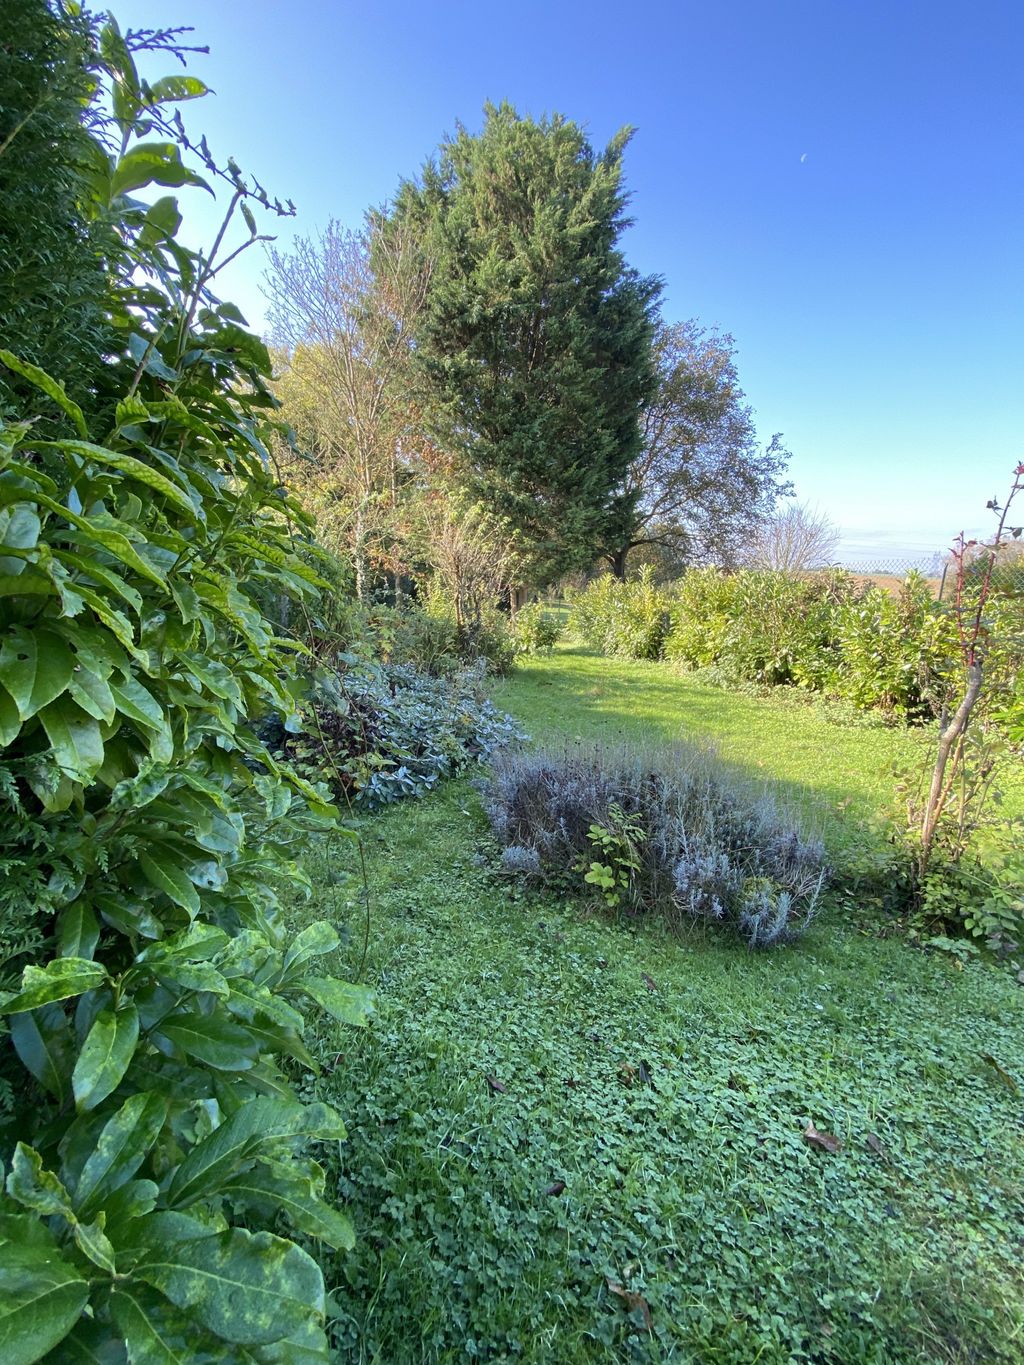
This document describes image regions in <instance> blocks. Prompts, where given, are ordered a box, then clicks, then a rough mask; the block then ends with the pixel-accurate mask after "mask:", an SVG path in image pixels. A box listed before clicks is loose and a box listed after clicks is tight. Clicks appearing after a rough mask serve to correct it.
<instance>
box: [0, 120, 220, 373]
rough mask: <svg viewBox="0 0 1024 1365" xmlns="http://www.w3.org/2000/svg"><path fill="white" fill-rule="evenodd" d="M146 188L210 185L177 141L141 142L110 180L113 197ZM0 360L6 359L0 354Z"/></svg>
mask: <svg viewBox="0 0 1024 1365" xmlns="http://www.w3.org/2000/svg"><path fill="white" fill-rule="evenodd" d="M145 185H168V186H171V187H177V186H179V185H200V186H202V188H203V189H207V190H208V189H209V188H210V187H209V185H208V184H207V183H206V181H205V180H204V179H203V178H202V176H199V175H196V173H195V171H191V170H189V168H188V167H187V166H186V165H185V164H184V162H183V161H182V159H181V153H180V152H179V150H178V147H177V145H176V144H175V143H173V142H140V143H137V144H136V146H134V147H133V148H132V149H131V150H130V151H128V152H126V153H125V155H124V156H123V157H122V158H121V159H120V161H119V162H118V163H117V165H116V166H115V167H114V174H113V176H112V177H111V181H110V196H111V198H112V199H113V198H114V197H115V196H116V195H119V194H130V193H131V191H132V190H140V189H142V188H143V186H145ZM0 359H3V355H2V353H0Z"/></svg>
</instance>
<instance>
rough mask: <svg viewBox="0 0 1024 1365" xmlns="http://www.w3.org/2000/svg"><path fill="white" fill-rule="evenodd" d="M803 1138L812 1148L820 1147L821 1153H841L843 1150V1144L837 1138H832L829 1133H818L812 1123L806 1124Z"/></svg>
mask: <svg viewBox="0 0 1024 1365" xmlns="http://www.w3.org/2000/svg"><path fill="white" fill-rule="evenodd" d="M804 1137H805V1138H806V1140H807V1141H808V1142H809V1143H811V1144H812V1145H813V1146H815V1147H820V1148H822V1150H823V1151H826V1152H841V1151H842V1150H843V1144H842V1143H841V1142H840V1141H839V1139H838V1138H837V1137H833V1135H832V1134H831V1133H822V1132H820V1131H819V1130H818V1129H817V1128H815V1126H814V1124H813V1123H808V1125H807V1127H806V1128H805V1129H804Z"/></svg>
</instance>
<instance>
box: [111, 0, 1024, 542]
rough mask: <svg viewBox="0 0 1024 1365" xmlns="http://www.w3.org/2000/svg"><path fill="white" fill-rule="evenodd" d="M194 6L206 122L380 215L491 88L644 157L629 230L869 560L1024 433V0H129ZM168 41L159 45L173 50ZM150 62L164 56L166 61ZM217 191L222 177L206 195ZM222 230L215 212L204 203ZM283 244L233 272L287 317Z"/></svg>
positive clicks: (238, 151)
mask: <svg viewBox="0 0 1024 1365" xmlns="http://www.w3.org/2000/svg"><path fill="white" fill-rule="evenodd" d="M116 13H117V15H118V17H119V19H120V21H121V23H122V25H123V26H131V27H151V26H153V25H156V24H160V23H167V22H171V21H173V22H174V23H176V24H177V23H181V24H191V25H193V26H194V27H195V30H196V33H195V35H194V41H196V42H200V43H203V44H209V46H210V49H211V51H210V55H209V56H208V57H196V58H195V59H194V61H193V63H192V65H191V70H192V71H193V72H194V73H195V74H196V75H199V76H201V77H202V78H203V79H204V80H205V81H206V82H207V83H208V84H209V85H211V86H212V87H213V88H214V89H215V91H216V92H217V93H216V97H215V98H210V99H207V100H203V101H202V102H200V103H198V104H193V105H192V106H190V107H189V106H186V107H185V109H184V111H183V112H185V113H186V114H187V115H188V121H189V125H190V127H192V128H194V129H195V130H197V131H200V132H205V133H206V134H207V136H208V138H209V141H210V144H211V147H212V148H213V149H214V151H215V152H216V153H217V154H218V155H220V156H226V155H227V154H231V155H234V156H235V158H236V159H237V160H238V161H239V162H240V163H241V165H242V166H243V167H244V168H245V169H248V170H252V171H254V172H255V173H256V174H257V175H259V177H260V178H261V180H262V181H263V182H264V184H266V185H267V187H268V188H269V189H270V190H271V192H272V193H276V194H279V195H281V196H282V197H285V198H287V197H290V198H292V199H293V200H294V201H295V203H296V206H297V208H298V217H297V219H296V220H295V223H294V224H292V223H286V224H285V225H284V228H283V230H282V229H279V232H280V236H281V238H282V239H284V240H285V241H286V240H287V238H288V236H289V235H290V234H291V232H293V231H299V232H310V231H313V230H315V229H317V228H318V227H321V226H323V225H324V224H325V223H326V221H327V219H328V218H330V217H332V216H333V217H336V218H338V219H340V220H341V221H343V222H345V223H348V224H350V225H353V226H355V225H356V224H357V223H358V222H359V220H360V218H361V215H362V213H363V210H364V209H365V208H366V207H367V206H368V205H370V204H378V203H381V202H383V201H385V200H386V199H388V198H389V197H390V196H391V195H392V194H393V192H394V189H395V187H396V185H397V183H398V180H399V178H400V177H402V176H408V175H413V174H415V173H416V172H417V171H418V169H419V168H420V166H421V165H422V163H423V161H424V159H425V158H426V157H427V155H428V154H429V153H430V152H431V151H432V150H433V149H434V148H435V147H436V145H437V143H438V142H439V140H440V139H441V138H442V136H443V135H444V134H445V133H446V132H449V131H451V130H452V129H453V128H454V125H455V122H456V120H461V121H462V122H463V123H464V124H466V125H467V126H468V127H469V128H470V129H473V128H476V127H478V126H479V124H480V122H481V110H482V106H483V104H484V102H485V101H486V100H488V99H490V100H493V101H495V102H497V101H499V100H501V99H509V100H510V101H511V102H512V103H513V104H515V105H516V107H517V108H518V109H519V111H520V112H521V113H530V114H533V115H540V114H542V113H545V112H551V111H558V112H560V113H563V114H566V115H568V116H570V117H571V118H574V119H576V120H577V121H579V122H580V123H582V124H584V125H585V126H586V128H587V130H588V132H589V135H590V138H591V141H592V142H594V143H595V144H596V145H603V144H604V143H605V142H606V141H607V139H608V138H609V137H610V136H611V134H612V133H613V132H615V130H616V129H618V128H619V127H621V126H622V125H623V124H630V125H633V126H635V127H636V129H637V132H636V136H635V138H634V140H633V143H632V144H631V146H630V148H629V151H628V153H627V157H626V175H627V182H628V186H629V188H630V190H631V192H632V204H631V211H632V214H633V217H634V219H635V225H634V226H633V227H632V228H630V230H629V231H628V233H627V234H626V236H625V238H624V242H623V245H624V249H625V251H626V253H627V255H628V256H629V259H630V260H631V262H632V263H633V264H634V265H636V266H637V267H638V268H639V269H640V270H641V271H644V272H651V273H657V274H660V275H661V276H662V277H663V278H664V280H665V295H664V312H665V315H666V317H667V318H668V319H669V320H676V319H683V318H689V317H696V318H699V319H700V320H701V321H702V322H704V323H706V324H716V325H718V326H719V327H720V328H721V329H723V330H725V331H728V332H731V333H732V335H733V336H734V337H735V339H736V343H737V347H738V356H737V363H738V367H739V374H740V379H741V382H742V384H743V387H744V389H745V390H746V393H747V396H748V398H749V400H750V402H751V403H752V404H753V406H754V408H755V410H756V413H757V420H758V427H759V430H760V431H761V433H762V434H763V436H764V438H765V439H766V440H767V439H768V438H769V437H770V436H771V434H772V433H773V432H775V431H781V432H783V433H784V436H785V440H786V444H787V445H788V447H789V448H790V449H791V450H792V452H793V460H792V463H791V466H790V472H791V475H792V477H793V479H794V481H795V483H796V488H797V494H798V496H799V497H800V498H801V499H802V500H806V501H808V502H810V503H812V504H814V505H816V507H817V508H818V509H819V510H821V511H823V512H825V513H827V515H828V516H829V517H830V518H831V519H832V520H833V521H834V522H835V523H836V524H837V525H839V526H840V527H841V528H842V531H843V533H844V547H843V548H844V551H845V553H846V555H847V557H849V558H854V557H856V556H857V555H863V556H864V557H867V558H875V557H880V556H885V555H887V554H892V555H906V556H910V555H913V556H917V555H921V556H924V555H927V554H928V553H929V552H931V551H933V550H940V549H942V548H943V547H944V546H946V545H947V544H948V543H949V540H950V538H951V536H952V535H953V534H954V533H955V532H956V531H958V530H959V529H961V527H966V528H967V529H968V530H969V531H971V532H972V533H973V532H976V531H984V530H986V529H987V526H988V523H987V522H986V516H987V514H986V513H985V511H984V504H985V502H986V500H987V499H988V498H990V497H992V496H993V494H994V493H997V492H999V491H1000V490H1001V489H1002V488H1003V487H1005V486H1006V485H1007V484H1008V482H1009V471H1010V469H1011V468H1012V466H1014V465H1015V464H1016V463H1017V462H1018V461H1019V460H1021V459H1022V458H1024V384H1022V382H1021V381H1022V378H1024V373H1022V372H1024V332H1022V326H1024V256H1022V245H1024V237H1022V231H1021V229H1022V218H1024V181H1022V168H1024V155H1022V153H1024V117H1022V115H1021V109H1020V102H1021V95H1022V81H1021V74H1020V73H1021V67H1022V59H1024V6H1022V5H1021V4H1020V3H1019V0H976V3H975V4H973V5H972V6H970V7H968V6H967V5H965V4H963V3H962V0H961V3H957V4H953V3H951V0H932V2H931V3H928V4H923V3H915V2H914V0H886V2H885V3H880V2H879V0H866V2H865V0H773V3H766V2H765V0H733V2H732V3H722V0H718V3H710V4H709V3H707V0H703V3H700V4H697V3H693V2H692V0H682V3H675V4H672V3H654V2H653V0H637V2H635V3H633V4H631V5H628V6H620V5H611V4H608V3H607V2H606V0H595V2H594V3H583V0H571V3H551V2H550V0H549V3H547V4H543V3H538V2H537V0H527V2H526V3H514V2H513V0H509V3H502V4H493V3H486V0H484V2H483V3H476V4H473V3H463V2H462V0H432V3H430V4H424V3H423V0H416V2H415V3H412V2H411V0H390V3H388V2H386V0H385V2H384V3H368V2H367V0H362V3H360V4H358V5H356V4H354V3H351V2H350V0H343V3H330V0H288V3H281V2H280V0H246V3H244V4H243V3H242V0H205V3H204V2H201V0H175V3H174V4H173V5H171V4H167V3H161V4H154V3H153V0H124V3H122V4H121V5H119V6H117V7H116ZM166 65H167V64H166V63H161V66H163V67H166ZM149 74H151V75H152V74H154V72H153V70H152V69H150V70H149ZM200 197H201V196H200ZM190 215H191V216H190V219H189V221H190V223H191V224H192V226H193V239H194V240H195V241H197V242H198V241H199V240H205V239H208V238H209V236H210V230H211V225H212V221H213V219H212V214H211V212H210V210H209V208H208V207H207V206H206V205H203V206H201V207H200V206H198V205H197V206H195V207H193V208H192V209H191V210H190ZM261 271H262V263H261V261H260V260H259V259H258V257H257V255H256V253H250V255H249V258H248V260H246V259H245V258H243V259H242V261H240V262H239V265H238V266H237V268H235V270H234V273H233V275H232V276H231V277H230V280H229V282H228V285H227V287H226V291H225V292H227V293H228V294H229V295H230V296H231V297H233V298H234V299H235V300H236V301H238V302H239V303H240V304H241V305H242V306H243V308H245V309H246V310H247V312H248V314H249V318H250V322H252V323H253V324H254V325H256V326H261V325H262V322H263V300H262V298H261V295H260V290H259V280H260V275H261Z"/></svg>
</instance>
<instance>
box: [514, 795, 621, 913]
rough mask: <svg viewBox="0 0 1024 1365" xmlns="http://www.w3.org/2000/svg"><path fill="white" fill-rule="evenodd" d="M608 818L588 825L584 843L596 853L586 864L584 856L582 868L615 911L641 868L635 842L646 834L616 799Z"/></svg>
mask: <svg viewBox="0 0 1024 1365" xmlns="http://www.w3.org/2000/svg"><path fill="white" fill-rule="evenodd" d="M607 821H608V823H607V824H604V825H591V826H590V829H589V830H588V831H587V842H588V843H589V844H590V847H591V848H592V849H593V851H594V853H596V854H597V855H598V856H597V857H596V858H594V859H592V860H591V863H590V866H589V867H587V864H586V860H585V859H584V861H583V863H582V864H581V868H585V869H586V870H585V872H584V876H583V880H584V882H586V883H587V885H588V886H596V887H599V888H600V890H601V894H602V896H603V897H604V902H605V904H606V905H607V906H608V908H609V909H610V910H614V909H615V907H616V906H617V905H619V903H620V902H621V901H622V899H623V897H624V896H627V895H628V893H629V891H630V888H631V886H632V883H633V879H634V877H635V876H636V874H637V873H638V872H639V871H640V864H639V863H638V862H637V857H636V845H637V844H642V843H643V842H644V841H645V839H646V838H647V835H646V834H645V832H644V828H643V826H642V825H641V824H640V823H639V821H638V820H637V819H636V818H635V817H631V816H629V815H627V814H626V812H625V811H624V810H623V809H622V807H621V806H620V805H619V804H618V803H617V802H615V801H612V802H611V804H610V805H609V807H608V814H607ZM520 847H522V845H520Z"/></svg>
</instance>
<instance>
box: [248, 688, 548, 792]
mask: <svg viewBox="0 0 1024 1365" xmlns="http://www.w3.org/2000/svg"><path fill="white" fill-rule="evenodd" d="M485 678H486V672H485V669H484V667H483V665H482V664H478V665H477V666H476V667H474V668H464V669H461V670H460V671H459V672H457V673H453V674H451V675H450V676H448V677H444V678H436V677H433V676H431V675H430V674H427V673H420V672H418V671H417V670H416V669H414V668H410V667H408V666H405V665H400V664H391V665H388V666H383V665H374V664H364V665H361V666H359V667H356V668H353V669H350V670H348V671H347V672H345V673H340V674H339V673H333V672H328V671H327V670H321V671H320V673H319V674H318V678H317V681H316V684H315V686H314V687H313V689H312V692H311V696H310V698H309V702H308V704H307V705H305V706H304V707H303V708H302V721H301V726H300V727H299V728H298V730H297V732H296V733H289V731H288V728H287V726H286V724H285V721H284V720H283V719H282V718H281V717H280V716H276V717H273V718H272V719H270V720H269V721H267V722H266V723H265V724H264V726H262V727H261V733H262V734H263V736H264V738H265V739H266V741H267V742H268V743H269V744H270V746H271V747H272V748H273V749H274V750H275V752H276V753H278V754H279V756H280V757H281V758H282V759H286V760H287V761H289V762H290V763H291V764H292V765H293V766H294V768H295V770H296V771H298V772H301V773H302V774H303V775H304V776H305V777H306V778H307V779H309V780H310V781H313V782H317V783H321V782H322V783H325V784H326V785H327V787H328V788H329V789H330V790H331V792H332V794H333V795H334V796H335V797H338V798H341V799H345V800H351V801H355V802H356V803H357V804H359V805H362V806H366V807H367V808H369V809H377V808H379V807H381V806H386V805H390V804H391V803H392V802H394V801H398V800H400V799H401V798H403V797H406V796H423V795H425V794H426V793H427V792H428V791H430V790H432V789H433V787H434V786H436V784H437V783H438V782H439V781H440V780H441V779H442V778H445V777H453V776H455V775H456V774H457V773H460V772H462V771H463V770H464V769H465V768H467V767H469V766H470V765H472V764H474V763H480V762H484V761H485V760H486V759H488V758H489V757H490V756H491V755H492V754H493V753H494V752H495V751H496V750H497V749H499V748H503V747H504V746H506V745H509V744H513V743H518V742H519V741H520V740H522V739H523V738H524V736H523V734H522V731H521V730H520V729H519V727H518V725H517V724H516V723H515V721H513V719H512V717H511V716H508V715H505V714H504V713H502V712H500V711H498V710H497V709H496V707H495V706H494V703H493V702H491V701H490V700H489V699H488V697H487V695H486V692H485V689H484V682H485ZM292 730H293V731H295V730H296V727H295V726H292Z"/></svg>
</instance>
